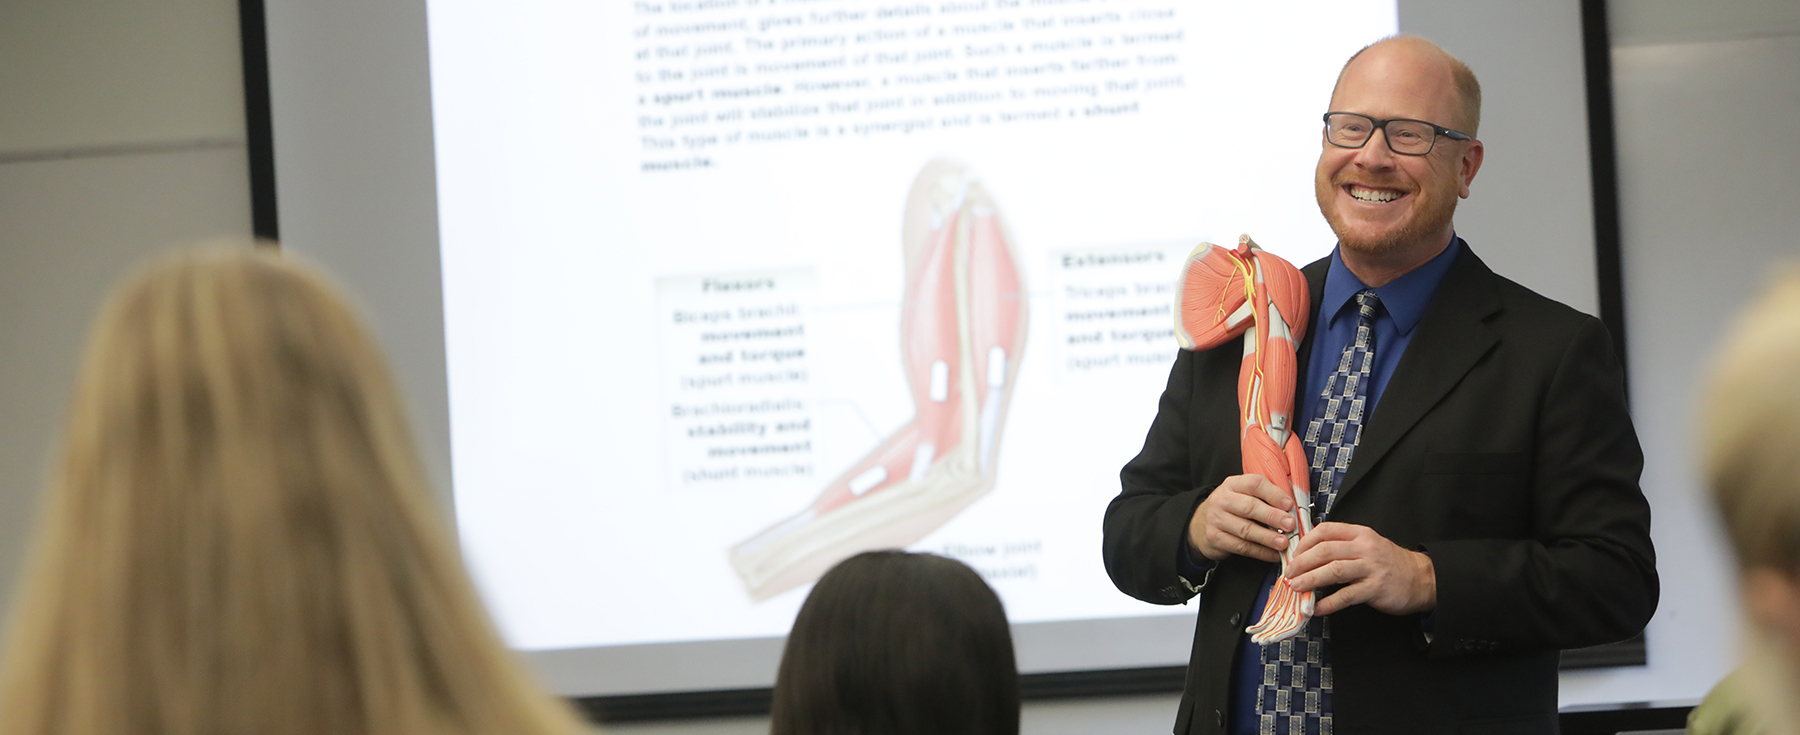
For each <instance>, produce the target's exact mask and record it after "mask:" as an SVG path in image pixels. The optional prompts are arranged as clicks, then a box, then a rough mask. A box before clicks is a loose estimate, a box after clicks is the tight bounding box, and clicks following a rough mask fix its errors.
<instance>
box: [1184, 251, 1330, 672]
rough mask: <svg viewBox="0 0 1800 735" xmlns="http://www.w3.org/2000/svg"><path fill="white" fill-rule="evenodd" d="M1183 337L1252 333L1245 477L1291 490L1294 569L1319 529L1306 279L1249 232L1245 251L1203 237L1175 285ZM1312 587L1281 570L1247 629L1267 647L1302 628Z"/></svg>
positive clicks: (1245, 401) (1198, 343) (1211, 341)
mask: <svg viewBox="0 0 1800 735" xmlns="http://www.w3.org/2000/svg"><path fill="white" fill-rule="evenodd" d="M1175 293H1176V296H1175V298H1176V304H1175V339H1176V341H1177V342H1179V343H1180V344H1181V347H1182V349H1187V350H1206V349H1211V348H1213V347H1217V346H1219V345H1222V344H1225V343H1226V342H1229V341H1231V340H1233V339H1236V338H1237V337H1238V336H1239V335H1243V337H1244V361H1243V363H1242V367H1241V368H1240V370H1239V372H1238V414H1239V416H1240V417H1242V431H1241V433H1240V437H1239V438H1240V440H1241V444H1242V448H1243V469H1244V473H1245V474H1252V475H1261V476H1263V477H1264V478H1266V479H1268V481H1269V482H1271V483H1273V484H1274V485H1275V486H1276V487H1288V488H1292V491H1293V494H1294V510H1293V511H1291V513H1292V514H1293V516H1294V520H1295V524H1294V527H1295V529H1296V530H1295V531H1292V532H1289V533H1288V534H1287V537H1288V539H1287V548H1286V549H1285V550H1283V551H1282V552H1281V567H1282V569H1283V570H1284V571H1285V570H1286V569H1287V566H1288V564H1289V563H1290V562H1291V561H1292V560H1293V556H1294V554H1295V553H1296V551H1297V549H1298V547H1299V545H1300V537H1301V536H1304V535H1306V533H1307V532H1308V531H1311V530H1312V502H1311V494H1310V493H1309V492H1308V490H1307V462H1306V452H1305V450H1304V449H1303V448H1302V447H1301V446H1300V437H1299V436H1298V432H1296V431H1294V430H1293V425H1294V415H1293V409H1294V389H1295V380H1296V379H1297V376H1296V374H1295V371H1296V363H1295V348H1296V346H1297V345H1298V344H1299V343H1300V340H1301V339H1302V338H1303V337H1304V336H1305V335H1306V320H1307V318H1308V317H1309V315H1310V314H1311V313H1312V308H1311V304H1310V303H1309V301H1310V299H1309V297H1308V294H1307V290H1306V279H1305V277H1303V276H1302V275H1301V274H1300V271H1299V270H1297V269H1295V268H1294V266H1293V265H1292V264H1290V263H1288V262H1287V261H1285V260H1282V259H1281V258H1280V257H1277V256H1275V255H1272V254H1270V253H1267V252H1265V251H1263V249H1262V248H1260V247H1257V245H1256V243H1254V242H1252V241H1251V240H1250V236H1249V235H1244V236H1242V237H1239V238H1238V247H1237V250H1235V251H1234V250H1227V249H1225V248H1221V247H1219V246H1217V245H1213V244H1211V243H1202V244H1201V245H1200V247H1197V248H1195V249H1194V252H1193V253H1192V254H1190V255H1189V256H1188V260H1187V263H1186V265H1185V266H1184V267H1183V268H1182V271H1181V276H1180V279H1179V281H1178V282H1177V284H1176V292H1175ZM1312 611H1313V593H1312V592H1311V591H1307V592H1296V591H1294V589H1293V588H1292V587H1290V586H1288V580H1287V578H1286V577H1285V576H1280V577H1277V578H1276V580H1275V588H1274V589H1273V590H1271V591H1270V593H1269V603H1268V606H1267V607H1264V608H1263V613H1262V619H1261V620H1259V621H1258V622H1257V623H1256V625H1253V626H1251V627H1249V628H1248V629H1247V631H1248V632H1249V633H1250V635H1251V639H1252V640H1254V641H1256V642H1257V643H1259V644H1265V645H1266V644H1269V643H1273V642H1276V641H1281V640H1285V639H1287V638H1291V637H1293V636H1294V635H1296V634H1298V633H1299V632H1300V631H1301V629H1302V628H1304V627H1305V626H1306V621H1307V620H1308V619H1310V618H1311V617H1312Z"/></svg>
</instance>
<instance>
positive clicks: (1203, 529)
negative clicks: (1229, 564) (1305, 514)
mask: <svg viewBox="0 0 1800 735" xmlns="http://www.w3.org/2000/svg"><path fill="white" fill-rule="evenodd" d="M1290 493H1291V491H1290V490H1284V489H1282V488H1278V487H1276V486H1275V483H1272V482H1269V481H1268V480H1266V479H1264V478H1263V476H1262V475H1232V476H1231V477H1227V478H1225V481H1224V482H1221V483H1219V486H1218V487H1216V488H1213V491H1212V494H1211V495H1208V496H1206V500H1205V502H1202V503H1201V504H1200V507H1199V508H1196V509H1194V517H1193V518H1191V519H1189V520H1188V532H1187V537H1188V546H1189V547H1191V548H1193V550H1194V551H1197V552H1199V553H1200V555H1201V556H1204V557H1206V558H1208V559H1211V560H1213V561H1219V560H1221V559H1224V558H1225V557H1227V556H1231V555H1232V554H1238V555H1240V556H1248V557H1253V558H1256V559H1261V560H1263V561H1275V560H1276V559H1279V558H1281V556H1280V555H1281V552H1282V551H1285V550H1286V549H1287V535H1286V533H1287V532H1291V531H1293V530H1294V517H1293V516H1292V515H1289V512H1290V511H1292V510H1293V509H1294V497H1293V495H1291V494H1290ZM1276 529H1279V530H1276Z"/></svg>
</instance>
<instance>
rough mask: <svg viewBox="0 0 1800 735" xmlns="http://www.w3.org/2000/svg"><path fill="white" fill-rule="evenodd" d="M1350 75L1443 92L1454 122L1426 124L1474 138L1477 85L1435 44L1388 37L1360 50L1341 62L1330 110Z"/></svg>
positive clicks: (1471, 74)
mask: <svg viewBox="0 0 1800 735" xmlns="http://www.w3.org/2000/svg"><path fill="white" fill-rule="evenodd" d="M1352 73H1355V74H1356V75H1358V76H1362V77H1366V78H1376V79H1415V80H1418V81H1420V82H1424V83H1425V84H1424V85H1423V86H1426V87H1428V88H1431V89H1438V90H1446V91H1448V92H1449V93H1450V94H1453V95H1454V109H1455V114H1456V116H1457V119H1454V120H1431V121H1429V122H1434V123H1437V124H1439V125H1443V126H1445V127H1449V128H1453V129H1455V130H1459V131H1461V132H1464V133H1468V134H1469V135H1470V136H1474V135H1476V131H1477V129H1478V128H1480V127H1481V83H1480V82H1478V81H1476V80H1475V72H1473V71H1470V70H1469V66H1468V65H1467V64H1464V63H1462V61H1460V60H1458V59H1457V58H1456V57H1454V56H1451V55H1450V53H1449V52H1447V51H1445V50H1443V49H1441V48H1438V46H1437V44H1434V43H1432V42H1430V41H1427V40H1425V39H1423V38H1419V37H1418V36H1390V37H1388V38H1384V39H1382V40H1380V41H1376V42H1375V43H1372V44H1369V45H1368V46H1364V47H1363V48H1362V50H1361V51H1358V52H1356V53H1355V54H1353V55H1351V57H1350V60H1349V61H1346V62H1344V68H1343V70H1341V71H1339V72H1338V79H1337V84H1336V85H1335V86H1333V87H1332V89H1331V98H1332V101H1333V107H1332V109H1334V110H1335V109H1338V108H1337V107H1336V101H1337V92H1338V89H1339V88H1341V87H1343V86H1344V79H1345V77H1348V76H1350V75H1351V74H1352Z"/></svg>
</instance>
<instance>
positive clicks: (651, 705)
mask: <svg viewBox="0 0 1800 735" xmlns="http://www.w3.org/2000/svg"><path fill="white" fill-rule="evenodd" d="M1644 661H1645V659H1644V637H1643V636H1642V635H1641V634H1640V635H1639V636H1638V637H1636V638H1633V639H1631V640H1628V641H1621V642H1619V643H1612V644H1608V645H1604V646H1594V647H1592V648H1580V649H1575V650H1570V651H1564V652H1563V654H1562V664H1561V668H1563V669H1589V668H1601V667H1610V666H1636V665H1642V664H1643V663H1644ZM1186 681H1187V667H1186V666H1156V667H1149V668H1139V669H1102V670H1097V671H1058V672H1052V673H1044V674H1025V675H1022V676H1020V677H1019V698H1020V699H1022V700H1026V701H1030V700H1039V699H1070V698H1075V697H1122V696H1131V695H1136V694H1174V693H1177V692H1180V691H1181V689H1182V685H1183V684H1184V683H1186ZM772 695H773V690H771V689H768V688H756V689H722V690H716V691H704V692H669V693H661V694H629V695H624V696H613V697H580V698H577V699H574V700H572V702H573V703H574V704H575V706H576V707H577V708H578V709H580V710H581V711H582V712H583V713H585V714H586V715H587V716H588V718H589V719H591V720H593V721H594V722H597V723H602V724H607V723H618V722H637V721H643V720H673V719H692V718H698V717H749V716H758V715H766V714H768V713H769V705H770V702H771V701H772ZM1682 716H1683V717H1685V716H1686V713H1685V711H1684V712H1683V713H1682ZM1611 732H1612V731H1608V735H1611Z"/></svg>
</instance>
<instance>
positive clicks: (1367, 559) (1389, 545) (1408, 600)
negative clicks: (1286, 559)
mask: <svg viewBox="0 0 1800 735" xmlns="http://www.w3.org/2000/svg"><path fill="white" fill-rule="evenodd" d="M1285 575H1286V576H1287V578H1288V584H1289V585H1290V586H1292V587H1293V588H1294V589H1296V590H1299V591H1302V592H1305V591H1307V590H1317V589H1319V588H1322V587H1331V586H1337V585H1342V586H1343V588H1342V589H1339V590H1338V591H1336V592H1334V593H1332V594H1331V596H1329V597H1325V598H1322V599H1320V600H1319V601H1317V602H1315V603H1314V604H1313V614H1314V615H1330V614H1332V613H1334V612H1337V611H1339V610H1342V609H1344V608H1347V607H1350V606H1351V605H1368V606H1369V607H1372V608H1375V609H1376V610H1379V611H1381V612H1384V613H1387V614H1389V615H1411V614H1414V613H1422V612H1429V611H1431V610H1434V609H1436V608H1437V572H1436V570H1435V568H1434V567H1433V566H1432V563H1431V557H1430V556H1427V555H1425V554H1423V553H1420V552H1417V551H1411V550H1408V549H1404V548H1401V547H1400V546H1399V545H1397V544H1395V543H1394V542H1392V541H1389V540H1387V539H1386V538H1384V537H1383V536H1382V535H1381V534H1379V533H1376V532H1375V530H1374V529H1371V528H1369V527H1368V526H1358V525H1354V524H1350V523H1321V524H1319V525H1317V526H1315V527H1313V530H1312V533H1309V534H1306V535H1305V536H1303V537H1301V539H1300V548H1299V552H1298V553H1296V554H1295V555H1294V557H1293V561H1292V562H1290V563H1289V564H1288V567H1287V571H1286V572H1285Z"/></svg>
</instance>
